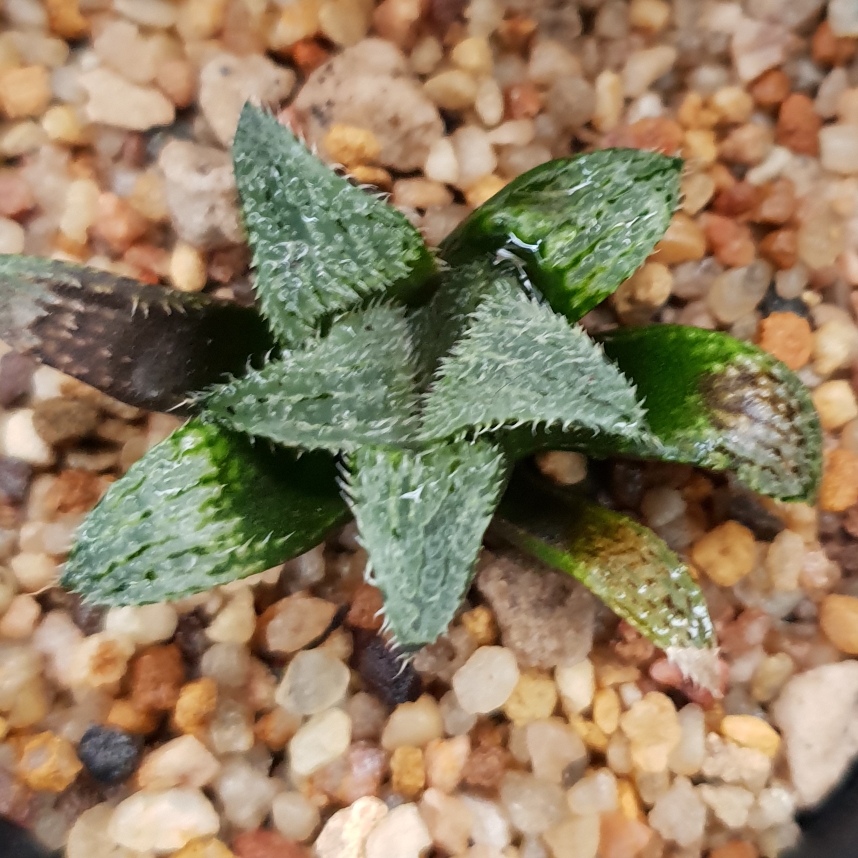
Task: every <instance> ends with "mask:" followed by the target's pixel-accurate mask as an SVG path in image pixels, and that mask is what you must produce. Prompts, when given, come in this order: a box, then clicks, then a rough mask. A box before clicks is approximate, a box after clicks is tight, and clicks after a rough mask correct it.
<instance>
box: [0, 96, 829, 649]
mask: <svg viewBox="0 0 858 858" xmlns="http://www.w3.org/2000/svg"><path fill="white" fill-rule="evenodd" d="M233 159H234V166H235V176H236V181H237V186H238V191H239V195H240V200H241V207H242V212H243V217H244V225H245V228H246V231H247V236H248V240H249V243H250V245H251V248H252V251H253V267H254V269H255V289H256V294H257V297H258V304H259V313H261V316H260V315H259V314H258V313H257V311H256V310H254V309H252V308H251V309H246V308H240V307H238V306H236V305H231V304H228V303H225V302H223V301H218V300H216V299H213V298H208V297H205V296H199V295H198V296H189V295H184V294H180V293H174V292H170V291H167V290H164V289H161V288H160V287H156V286H146V285H143V284H138V283H135V282H134V281H130V280H127V279H122V278H117V277H113V276H112V275H108V274H105V273H102V272H96V271H92V270H89V269H86V268H83V267H79V266H71V265H66V264H64V263H59V262H52V261H47V260H38V259H34V258H27V257H7V258H5V259H2V260H0V337H2V338H4V339H6V340H7V341H8V342H9V343H10V344H11V345H12V346H13V347H15V348H17V349H20V350H23V351H26V352H28V353H30V354H33V355H35V356H36V357H37V358H39V359H40V360H42V361H44V362H46V363H49V364H51V365H53V366H56V367H57V368H59V369H61V370H63V371H65V372H67V373H70V374H71V375H74V376H76V377H78V378H80V379H82V380H84V381H86V382H88V383H90V384H94V385H95V386H96V387H99V388H101V389H102V390H104V391H105V392H107V393H109V394H111V395H113V396H115V397H117V398H120V399H122V400H124V401H126V402H130V403H132V404H135V405H142V406H144V407H147V408H151V409H161V410H166V409H170V408H182V409H184V410H185V411H187V412H190V413H191V414H193V415H194V416H193V417H192V419H191V420H189V421H188V422H187V423H186V424H185V425H183V426H182V427H181V428H179V429H177V430H176V431H175V432H174V433H173V434H172V435H171V436H170V437H169V438H167V440H165V441H164V442H162V443H161V444H159V445H157V446H155V447H154V448H153V449H151V450H150V451H149V452H148V453H147V454H146V455H145V456H144V457H143V458H142V459H141V460H140V461H139V462H137V463H136V464H135V465H134V466H132V467H131V468H130V470H129V471H128V472H127V474H126V475H125V476H123V477H122V478H121V479H120V480H118V481H117V482H116V483H114V484H113V485H112V486H111V487H110V489H109V490H108V492H107V493H106V495H105V496H104V498H103V499H102V501H101V502H100V503H99V504H98V506H97V507H96V508H95V509H94V510H93V511H92V512H91V513H90V514H89V515H88V517H87V518H86V520H85V521H84V523H83V525H82V527H81V529H80V531H79V533H78V535H77V539H76V542H75V545H74V547H73V549H72V552H71V554H70V556H69V558H68V561H67V562H66V564H65V570H64V574H63V579H62V580H63V584H64V585H65V586H66V587H68V588H70V589H72V590H75V591H77V592H79V593H81V594H82V595H83V596H84V597H85V598H86V599H88V600H91V601H93V602H97V603H100V604H106V605H125V604H142V603H148V602H157V601H161V600H165V599H175V598H179V597H182V596H185V595H188V594H191V593H194V592H198V591H200V590H204V589H206V588H210V587H213V586H216V585H219V584H223V583H226V582H228V581H232V580H235V579H238V578H241V577H245V576H248V575H251V574H253V573H256V572H260V571H263V570H265V569H267V568H269V567H272V566H275V565H277V564H278V563H281V562H282V561H284V560H286V559H288V558H289V557H292V556H295V555H297V554H299V553H302V552H304V551H306V550H308V549H309V548H311V547H312V546H314V545H315V544H317V543H318V542H319V541H320V540H321V539H322V538H324V536H325V535H326V534H327V533H329V532H330V531H331V530H332V529H334V528H336V527H337V526H339V525H340V524H342V523H343V522H344V521H346V520H347V519H348V517H349V515H352V516H353V517H354V518H355V520H356V522H357V526H358V529H359V533H360V539H361V541H362V543H363V545H364V547H365V548H366V551H367V554H368V566H367V576H368V579H369V580H371V581H372V582H373V583H375V584H376V585H377V586H378V587H379V589H380V590H381V592H382V595H383V598H384V611H385V627H386V629H387V631H388V632H389V634H390V636H391V638H392V639H394V640H395V641H396V643H397V644H398V645H399V646H400V647H401V648H402V649H403V650H405V651H411V650H414V649H416V648H418V647H420V646H422V645H424V644H427V643H431V642H432V641H434V640H435V639H436V638H437V637H438V636H439V635H440V634H442V633H443V632H444V631H445V629H446V628H447V626H448V624H449V622H450V621H451V619H452V618H453V616H454V615H455V613H456V610H457V609H458V607H459V605H460V603H461V600H462V598H463V596H464V594H465V593H466V591H467V589H468V586H469V584H470V581H471V579H472V576H473V573H474V566H475V562H476V559H477V555H478V552H479V550H480V546H481V544H482V540H483V536H484V533H485V532H486V530H487V528H488V527H489V526H490V524H492V522H494V523H493V524H492V533H493V535H494V536H495V537H496V538H499V539H502V540H504V541H506V542H508V543H511V544H512V545H513V546H515V547H516V548H517V549H519V550H522V551H525V552H528V553H530V554H532V555H533V556H535V557H537V558H538V559H539V560H541V561H543V562H544V563H545V564H547V565H548V566H550V567H553V568H556V569H560V570H562V571H564V572H567V573H569V574H571V575H574V576H575V577H577V578H578V579H580V580H581V581H582V582H583V583H584V584H585V585H587V586H588V587H589V588H590V589H592V590H593V591H594V592H595V593H596V594H597V595H598V596H599V597H600V598H602V599H603V600H604V601H605V602H606V603H607V604H608V605H609V606H610V607H611V608H612V609H613V610H614V611H615V612H616V613H617V614H619V615H620V616H622V617H624V618H625V619H626V620H627V621H628V622H629V623H630V624H632V625H633V626H634V627H636V628H637V629H639V630H640V632H641V633H642V634H644V635H645V636H647V637H648V638H650V639H651V640H653V641H654V642H655V643H656V644H657V645H658V646H660V647H662V648H665V649H667V650H668V652H674V653H676V654H681V653H683V652H690V651H694V650H700V649H702V650H705V649H707V648H711V647H712V646H713V645H714V639H713V630H712V624H711V622H710V619H709V616H708V613H707V610H706V605H705V601H704V599H703V596H702V593H701V590H700V587H699V585H698V583H697V582H696V580H695V578H694V576H693V575H692V574H691V572H690V571H689V569H688V568H687V567H686V566H685V565H684V564H683V563H682V561H681V560H680V559H679V558H678V557H677V556H676V555H675V554H674V553H673V552H672V551H670V549H669V548H668V547H667V546H666V545H665V544H664V543H663V542H662V541H661V540H660V539H659V538H658V537H657V536H656V535H655V534H654V533H652V532H651V531H648V530H647V529H646V528H644V527H642V526H641V525H639V524H637V523H636V522H634V521H632V520H631V519H629V518H627V517H624V516H622V515H620V514H618V513H616V512H613V511H610V510H608V509H605V508H603V507H600V506H597V505H595V504H594V503H592V502H591V501H590V500H588V499H587V497H586V496H585V495H584V493H583V492H581V491H577V492H575V491H561V490H559V489H551V488H547V487H546V486H545V485H544V484H539V483H538V481H534V480H533V479H532V478H530V477H529V476H528V470H527V468H526V467H525V468H522V467H516V463H518V462H521V461H522V460H527V459H528V458H529V457H531V456H532V455H533V454H534V453H537V452H539V451H542V450H552V449H569V450H577V451H580V452H583V453H585V454H587V455H590V456H595V457H606V456H614V455H622V456H632V457H638V458H649V459H656V460H662V461H670V462H684V463H689V464H692V465H696V466H700V467H704V468H709V469H713V470H718V471H724V470H730V471H734V472H735V473H736V475H737V477H738V479H739V480H740V481H741V482H742V483H744V484H745V485H746V486H748V487H749V488H750V489H752V490H755V491H758V492H761V493H763V494H766V495H770V496H772V497H776V498H780V499H785V500H809V499H811V498H812V497H813V495H814V493H815V491H816V488H817V484H818V481H819V474H820V461H821V433H820V428H819V423H818V420H817V417H816V414H815V412H814V410H813V407H812V405H811V404H810V400H809V397H808V395H807V392H806V391H805V389H804V388H803V386H802V385H801V383H800V382H799V381H798V379H797V378H796V377H795V376H794V375H793V374H792V373H791V372H790V371H789V370H788V369H787V368H786V367H785V366H784V365H783V364H781V363H779V362H778V361H776V360H775V359H774V358H772V357H771V356H770V355H768V354H766V353H765V352H762V351H761V350H760V349H758V348H756V347H754V346H752V345H749V344H747V343H742V342H739V341H737V340H734V339H732V338H731V337H729V336H726V335H724V334H721V333H718V332H712V331H704V330H699V329H694V328H684V327H677V326H667V325H664V326H662V325H655V326H650V327H642V328H626V329H616V330H612V331H609V332H607V333H605V334H602V335H600V336H599V337H597V338H596V339H593V338H591V337H589V336H588V335H587V334H586V333H585V332H584V330H583V329H582V328H581V327H580V326H579V325H577V324H576V323H577V322H578V320H579V319H580V318H581V316H582V315H583V314H584V313H586V312H587V311H589V310H590V309H592V308H593V307H595V306H596V305H597V304H598V303H599V302H600V301H602V300H603V299H605V298H606V297H607V296H609V295H610V294H611V293H612V292H613V291H614V290H615V289H616V288H617V287H618V286H619V284H620V283H621V282H622V281H624V280H626V279H627V278H628V277H629V276H631V275H632V274H633V273H634V271H635V270H636V269H637V268H638V267H639V266H640V265H641V263H642V262H643V261H644V260H645V259H646V258H647V256H649V254H650V253H651V252H652V250H653V248H654V246H655V244H656V242H657V241H658V239H659V238H660V237H661V236H662V234H663V233H664V231H665V230H666V228H667V226H668V224H669V222H670V218H671V216H672V214H673V211H674V209H675V207H676V205H677V201H678V197H679V179H680V172H681V167H682V164H681V162H680V161H679V160H677V159H673V158H668V157H665V156H662V155H659V154H654V153H649V152H640V151H635V150H603V151H598V152H593V153H590V154H585V155H581V156H578V157H576V158H571V159H563V160H557V161H552V162H550V163H547V164H544V165H542V166H540V167H537V168H536V169H534V170H531V171H530V172H528V173H525V174H524V175H522V176H520V177H519V178H517V179H515V180H514V181H512V182H510V183H509V184H508V185H507V186H506V187H505V188H504V189H503V190H501V191H500V192H499V193H498V194H496V195H495V196H494V197H493V198H492V199H490V200H489V201H488V202H486V203H485V204H484V205H482V206H481V207H479V208H478V209H477V210H476V211H474V212H473V213H472V214H471V215H470V216H469V217H468V218H467V219H466V220H465V221H464V222H463V223H462V224H461V225H460V226H459V227H458V228H457V229H456V230H455V231H454V232H453V233H452V235H450V236H449V237H448V238H447V239H446V240H445V241H444V242H443V243H442V245H441V247H440V248H438V249H437V251H430V250H429V249H428V248H427V247H426V246H425V244H424V242H423V240H422V238H421V236H420V234H419V233H418V231H417V230H416V229H414V228H413V227H412V225H411V224H410V223H409V221H408V220H407V219H406V218H405V217H404V216H403V215H402V214H401V213H400V212H398V211H397V210H395V209H394V208H392V207H390V206H389V205H387V203H386V202H384V201H383V200H381V199H378V198H377V197H375V196H373V195H372V194H370V193H367V192H366V191H365V190H364V189H361V188H358V187H355V186H354V185H352V184H350V183H349V181H348V180H347V179H346V178H344V177H342V176H340V175H338V174H337V173H335V172H334V171H332V170H331V169H329V168H328V167H327V166H325V165H324V164H322V163H321V162H319V161H318V160H316V158H315V157H314V156H313V155H312V154H311V153H310V152H308V151H307V149H306V148H305V147H304V145H303V144H302V143H301V142H300V141H299V140H297V139H296V138H295V137H294V136H293V135H292V134H291V132H290V131H288V130H287V129H286V128H284V127H282V126H281V125H279V124H278V123H277V122H276V121H275V119H274V118H272V117H271V116H269V115H267V114H265V113H264V112H262V111H260V110H258V109H256V108H253V107H251V106H246V107H245V109H244V111H243V113H242V116H241V120H240V123H239V126H238V130H237V133H236V136H235V142H234V144H233ZM263 320H264V321H263ZM502 498H503V501H502ZM501 501H502V502H501ZM499 504H500V512H499V513H498V505H499ZM677 657H678V658H679V655H677Z"/></svg>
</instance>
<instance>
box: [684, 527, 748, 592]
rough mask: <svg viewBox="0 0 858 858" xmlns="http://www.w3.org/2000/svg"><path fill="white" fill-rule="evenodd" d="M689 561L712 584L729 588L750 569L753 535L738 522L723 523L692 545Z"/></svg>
mask: <svg viewBox="0 0 858 858" xmlns="http://www.w3.org/2000/svg"><path fill="white" fill-rule="evenodd" d="M691 559H692V560H693V561H694V563H695V564H696V565H697V566H699V567H700V568H701V569H702V570H703V571H704V572H705V573H706V574H707V575H708V576H709V578H711V579H712V580H713V581H714V582H715V583H716V584H719V585H720V586H722V587H730V586H732V585H733V584H735V583H736V582H738V581H740V580H741V579H742V578H744V577H745V576H746V575H748V574H749V573H750V572H751V570H752V569H753V568H754V563H755V561H756V551H755V543H754V534H753V533H751V531H750V530H748V528H746V527H743V526H742V525H741V524H739V523H738V522H735V521H725V522H724V523H723V524H720V525H718V527H716V528H713V529H712V530H710V531H709V533H707V534H706V535H705V536H702V537H701V538H700V539H699V540H697V542H695V543H694V546H693V547H692V549H691Z"/></svg>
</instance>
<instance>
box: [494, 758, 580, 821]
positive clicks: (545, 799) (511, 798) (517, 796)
mask: <svg viewBox="0 0 858 858" xmlns="http://www.w3.org/2000/svg"><path fill="white" fill-rule="evenodd" d="M500 799H501V803H502V804H503V807H504V810H505V811H506V815H507V817H508V818H509V821H510V822H511V823H512V824H513V825H514V826H515V827H516V828H517V829H518V830H519V831H520V832H521V833H522V834H541V833H542V832H543V831H546V830H547V829H549V828H551V826H552V825H557V823H558V822H560V821H561V820H562V819H563V817H564V816H566V815H567V814H568V809H567V807H566V801H565V797H564V795H563V790H562V789H561V787H560V785H559V784H553V783H551V782H550V781H543V780H540V779H539V778H536V777H534V776H533V775H531V774H527V773H526V772H507V773H506V775H504V779H503V782H502V783H501V788H500Z"/></svg>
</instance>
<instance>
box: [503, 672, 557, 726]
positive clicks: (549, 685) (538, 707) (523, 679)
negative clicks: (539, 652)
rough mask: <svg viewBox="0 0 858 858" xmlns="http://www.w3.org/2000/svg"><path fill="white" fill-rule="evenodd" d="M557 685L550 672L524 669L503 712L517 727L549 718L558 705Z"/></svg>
mask: <svg viewBox="0 0 858 858" xmlns="http://www.w3.org/2000/svg"><path fill="white" fill-rule="evenodd" d="M557 699H558V694H557V686H556V685H555V684H554V681H553V680H552V679H551V677H550V676H548V674H545V673H542V672H540V671H536V670H527V671H523V672H522V673H521V675H520V676H519V678H518V682H517V683H516V686H515V688H514V689H513V691H512V694H511V695H510V696H509V699H508V700H507V701H506V703H504V705H503V712H504V714H505V715H506V717H507V718H509V720H510V721H512V722H513V724H515V725H516V726H517V727H523V726H524V725H525V724H529V723H530V722H531V721H538V720H540V719H542V718H548V717H549V716H551V715H552V714H553V712H554V708H555V707H556V706H557Z"/></svg>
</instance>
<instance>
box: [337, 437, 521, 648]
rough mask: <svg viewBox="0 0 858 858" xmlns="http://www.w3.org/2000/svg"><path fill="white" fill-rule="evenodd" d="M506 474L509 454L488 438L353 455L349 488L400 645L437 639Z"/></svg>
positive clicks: (469, 574) (470, 569) (373, 576)
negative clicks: (411, 449)
mask: <svg viewBox="0 0 858 858" xmlns="http://www.w3.org/2000/svg"><path fill="white" fill-rule="evenodd" d="M505 477H506V466H505V462H504V457H503V456H502V454H501V453H500V451H499V450H497V449H496V448H495V447H492V446H491V445H490V444H487V443H485V442H477V443H461V444H448V445H445V446H439V447H431V448H428V449H424V450H420V451H416V452H415V451H402V450H391V449H383V448H370V447H364V448H362V449H361V450H359V451H358V452H357V453H356V454H355V455H354V456H353V457H352V459H351V462H350V476H349V480H348V485H347V486H346V491H347V492H348V494H349V497H350V504H351V508H352V512H353V513H354V516H355V519H356V520H357V524H358V529H359V531H360V535H361V541H362V543H363V545H364V547H365V548H366V549H367V552H368V553H369V565H368V574H369V578H370V580H372V582H373V583H374V584H375V585H376V586H377V587H378V588H379V589H380V590H381V592H382V595H383V597H384V610H385V615H386V616H385V626H386V628H387V629H389V630H390V631H391V632H392V634H393V635H394V637H395V639H396V642H397V643H398V645H399V646H401V647H402V648H404V649H406V650H409V651H410V650H414V649H417V648H419V647H421V646H424V645H425V644H430V643H432V642H433V641H435V640H436V639H437V638H438V636H439V635H441V634H443V633H444V631H445V630H446V628H447V626H448V625H449V623H450V621H451V620H452V619H453V616H454V614H455V613H456V610H457V609H458V607H459V605H460V604H461V601H462V598H463V596H464V594H465V591H466V590H467V588H468V585H469V584H470V582H471V579H472V578H473V574H474V564H475V562H476V559H477V554H478V553H479V550H480V544H481V540H482V537H483V533H484V531H485V529H486V527H487V526H488V524H489V521H490V520H491V517H492V513H493V512H494V509H495V506H496V504H497V500H498V497H499V496H500V492H501V488H502V485H503V482H504V480H505Z"/></svg>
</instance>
